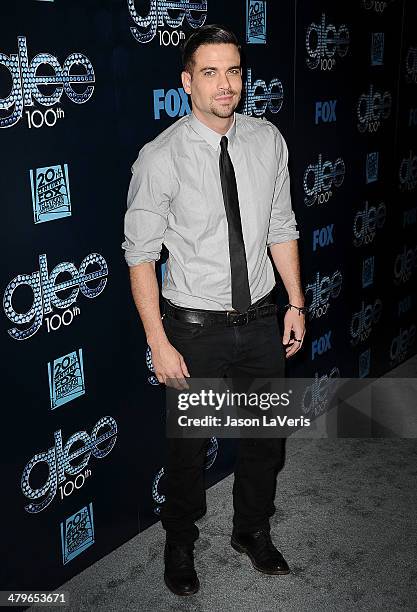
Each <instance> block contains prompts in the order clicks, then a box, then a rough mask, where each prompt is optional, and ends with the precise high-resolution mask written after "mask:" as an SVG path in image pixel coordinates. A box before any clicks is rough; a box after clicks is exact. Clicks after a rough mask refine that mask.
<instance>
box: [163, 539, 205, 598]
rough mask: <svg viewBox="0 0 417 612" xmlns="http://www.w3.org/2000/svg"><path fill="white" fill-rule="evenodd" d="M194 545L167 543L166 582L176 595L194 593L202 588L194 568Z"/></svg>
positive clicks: (165, 558)
mask: <svg viewBox="0 0 417 612" xmlns="http://www.w3.org/2000/svg"><path fill="white" fill-rule="evenodd" d="M193 549H194V546H190V545H189V544H169V543H168V542H166V543H165V550H164V561H165V573H164V580H165V584H166V585H167V587H168V588H169V590H170V591H172V592H173V593H175V595H193V594H194V593H197V591H198V589H199V588H200V582H199V580H198V576H197V573H196V571H195V569H194V554H193Z"/></svg>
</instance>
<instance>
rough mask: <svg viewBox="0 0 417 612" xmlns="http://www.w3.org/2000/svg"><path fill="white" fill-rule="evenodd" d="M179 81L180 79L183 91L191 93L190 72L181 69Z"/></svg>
mask: <svg viewBox="0 0 417 612" xmlns="http://www.w3.org/2000/svg"><path fill="white" fill-rule="evenodd" d="M181 81H182V87H183V89H184V91H185V93H187V94H190V93H191V74H190V73H189V72H186V71H185V70H183V71H182V72H181Z"/></svg>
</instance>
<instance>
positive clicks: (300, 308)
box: [285, 304, 309, 315]
mask: <svg viewBox="0 0 417 612" xmlns="http://www.w3.org/2000/svg"><path fill="white" fill-rule="evenodd" d="M285 308H287V309H290V310H291V308H295V309H296V310H298V314H299V315H300V314H307V312H308V310H309V309H308V306H294V304H286V305H285Z"/></svg>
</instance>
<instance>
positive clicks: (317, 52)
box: [306, 13, 349, 70]
mask: <svg viewBox="0 0 417 612" xmlns="http://www.w3.org/2000/svg"><path fill="white" fill-rule="evenodd" d="M306 48H307V53H308V55H309V57H308V58H307V59H306V62H307V66H308V67H309V68H310V69H311V70H315V69H316V68H318V67H320V70H333V69H334V68H335V66H336V57H335V56H336V53H337V54H338V56H339V57H345V55H346V54H347V52H348V50H349V30H348V28H347V26H345V25H341V26H340V27H339V28H336V26H334V25H333V24H331V23H329V24H328V25H326V15H325V14H324V13H322V16H321V22H320V23H319V24H316V23H314V22H313V23H311V24H310V25H309V26H308V28H307V32H306Z"/></svg>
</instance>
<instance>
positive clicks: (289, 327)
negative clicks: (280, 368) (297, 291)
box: [282, 308, 306, 359]
mask: <svg viewBox="0 0 417 612" xmlns="http://www.w3.org/2000/svg"><path fill="white" fill-rule="evenodd" d="M291 332H293V337H291ZM305 333H306V327H305V315H304V314H301V313H299V312H298V310H295V309H292V308H289V309H288V310H287V312H286V313H285V317H284V335H283V337H282V344H284V346H285V345H288V346H286V347H285V351H286V355H285V357H286V358H287V359H288V357H292V356H293V355H294V354H295V353H296V352H297V351H299V350H300V348H301V345H302V343H303V339H304V336H305ZM298 341H300V342H298Z"/></svg>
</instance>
